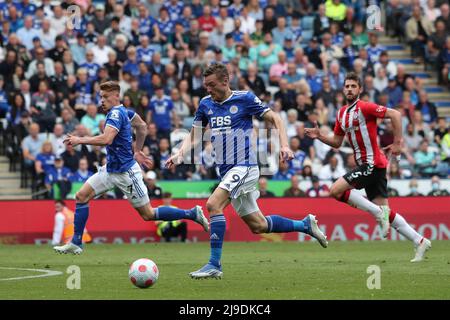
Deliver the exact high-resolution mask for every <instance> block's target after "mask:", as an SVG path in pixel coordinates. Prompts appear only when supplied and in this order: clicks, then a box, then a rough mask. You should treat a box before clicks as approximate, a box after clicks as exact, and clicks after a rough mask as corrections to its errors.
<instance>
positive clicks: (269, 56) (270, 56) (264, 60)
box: [254, 32, 287, 72]
mask: <svg viewBox="0 0 450 320" xmlns="http://www.w3.org/2000/svg"><path fill="white" fill-rule="evenodd" d="M254 49H255V50H254V57H255V58H256V60H257V62H258V69H259V70H261V71H262V72H267V71H269V69H270V67H271V66H272V65H273V64H275V63H276V62H277V61H278V53H279V52H280V51H282V50H283V49H282V47H281V45H279V44H276V43H274V42H273V38H272V34H271V33H270V32H266V33H265V34H264V43H261V44H259V45H258V46H257V47H256V48H254ZM286 67H287V65H286Z"/></svg>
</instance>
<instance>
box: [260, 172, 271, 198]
mask: <svg viewBox="0 0 450 320" xmlns="http://www.w3.org/2000/svg"><path fill="white" fill-rule="evenodd" d="M258 189H259V197H260V198H274V197H275V194H274V193H273V192H272V191H269V190H267V179H266V178H264V177H260V178H259V180H258Z"/></svg>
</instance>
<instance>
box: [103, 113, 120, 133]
mask: <svg viewBox="0 0 450 320" xmlns="http://www.w3.org/2000/svg"><path fill="white" fill-rule="evenodd" d="M122 121H123V119H122V117H121V114H120V110H118V109H114V110H111V112H110V113H109V114H108V117H107V118H106V124H105V126H110V127H113V128H114V129H116V130H117V131H120V128H121V125H122Z"/></svg>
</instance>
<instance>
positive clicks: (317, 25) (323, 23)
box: [313, 4, 331, 37]
mask: <svg viewBox="0 0 450 320" xmlns="http://www.w3.org/2000/svg"><path fill="white" fill-rule="evenodd" d="M325 11H326V9H325V4H320V5H319V8H318V10H317V15H316V17H315V18H314V22H313V28H314V36H315V37H320V36H321V35H322V34H324V33H325V32H328V31H329V30H330V22H331V21H330V19H329V18H328V16H327V15H326V14H325V13H326V12H325Z"/></svg>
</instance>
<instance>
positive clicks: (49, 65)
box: [13, 48, 55, 79]
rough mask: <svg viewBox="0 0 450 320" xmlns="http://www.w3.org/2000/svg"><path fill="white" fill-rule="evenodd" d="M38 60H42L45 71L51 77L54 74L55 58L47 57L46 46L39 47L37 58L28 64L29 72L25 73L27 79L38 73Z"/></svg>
mask: <svg viewBox="0 0 450 320" xmlns="http://www.w3.org/2000/svg"><path fill="white" fill-rule="evenodd" d="M38 62H42V63H43V64H44V67H45V73H46V75H47V76H49V77H51V76H52V75H53V74H54V70H55V65H54V62H53V60H52V59H50V58H46V57H45V50H44V48H39V49H38V50H36V59H34V60H33V61H31V63H30V64H29V65H28V69H27V72H26V73H25V77H26V78H27V79H30V78H31V77H32V76H33V75H34V74H36V73H37V64H38ZM13 70H14V69H13Z"/></svg>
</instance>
